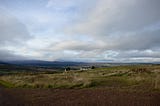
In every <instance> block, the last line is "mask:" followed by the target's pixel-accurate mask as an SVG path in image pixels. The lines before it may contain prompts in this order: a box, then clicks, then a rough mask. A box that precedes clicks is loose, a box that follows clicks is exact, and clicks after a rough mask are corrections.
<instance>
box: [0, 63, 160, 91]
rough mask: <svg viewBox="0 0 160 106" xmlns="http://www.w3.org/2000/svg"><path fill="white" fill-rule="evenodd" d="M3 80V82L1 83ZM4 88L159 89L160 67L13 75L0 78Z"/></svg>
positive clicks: (130, 67)
mask: <svg viewBox="0 0 160 106" xmlns="http://www.w3.org/2000/svg"><path fill="white" fill-rule="evenodd" d="M4 82H5V84H4ZM0 83H2V84H3V85H6V84H7V85H9V86H6V87H10V85H11V87H20V88H101V87H103V88H123V89H136V90H144V89H148V90H153V89H156V90H160V66H158V65H157V66H143V65H139V66H118V67H108V68H97V69H94V70H88V71H83V72H81V71H70V72H68V73H53V74H47V73H45V74H44V73H37V74H28V73H23V74H13V75H5V76H1V77H0Z"/></svg>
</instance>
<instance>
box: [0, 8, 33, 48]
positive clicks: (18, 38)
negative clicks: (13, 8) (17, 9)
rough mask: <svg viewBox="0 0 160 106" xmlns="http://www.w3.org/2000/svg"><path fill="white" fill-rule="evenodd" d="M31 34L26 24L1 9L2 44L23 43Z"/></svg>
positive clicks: (0, 33)
mask: <svg viewBox="0 0 160 106" xmlns="http://www.w3.org/2000/svg"><path fill="white" fill-rule="evenodd" d="M30 37H31V36H30V35H29V32H28V31H27V28H26V26H25V25H24V24H23V23H21V22H20V21H19V20H18V19H16V18H15V17H14V16H13V15H11V14H10V13H8V12H6V11H4V10H2V9H0V44H1V45H4V44H15V43H16V44H17V43H23V42H24V41H26V40H27V39H29V38H30Z"/></svg>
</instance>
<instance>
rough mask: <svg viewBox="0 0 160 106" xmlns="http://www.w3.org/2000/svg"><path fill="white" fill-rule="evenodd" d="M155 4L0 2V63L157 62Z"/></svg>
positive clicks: (120, 0) (134, 0)
mask: <svg viewBox="0 0 160 106" xmlns="http://www.w3.org/2000/svg"><path fill="white" fill-rule="evenodd" d="M159 11H160V0H0V60H46V61H82V62H160V12H159Z"/></svg>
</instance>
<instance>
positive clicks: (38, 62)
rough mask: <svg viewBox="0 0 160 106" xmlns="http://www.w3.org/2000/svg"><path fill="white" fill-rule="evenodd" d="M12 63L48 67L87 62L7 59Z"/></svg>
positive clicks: (77, 64)
mask: <svg viewBox="0 0 160 106" xmlns="http://www.w3.org/2000/svg"><path fill="white" fill-rule="evenodd" d="M7 63H8V64H12V65H23V66H46V67H48V66H50V67H67V66H81V65H85V64H88V63H84V62H61V61H41V60H23V61H7Z"/></svg>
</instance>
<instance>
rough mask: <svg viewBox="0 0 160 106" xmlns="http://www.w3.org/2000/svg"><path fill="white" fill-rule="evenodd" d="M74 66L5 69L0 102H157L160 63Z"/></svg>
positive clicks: (101, 105) (137, 105) (57, 105)
mask: <svg viewBox="0 0 160 106" xmlns="http://www.w3.org/2000/svg"><path fill="white" fill-rule="evenodd" d="M2 66H3V69H1V73H3V70H4V65H1V67H2ZM36 67H37V66H36ZM75 67H77V66H75ZM75 67H74V69H72V68H71V70H69V71H64V70H62V68H60V70H58V69H57V70H55V69H52V68H50V71H46V70H47V69H46V67H45V68H42V67H40V69H41V71H38V70H39V68H38V67H37V68H36V69H37V70H36V69H35V71H29V72H27V71H22V72H21V71H20V70H19V72H17V71H12V70H8V72H9V73H3V74H2V75H1V76H0V90H1V91H0V94H1V95H0V99H1V102H0V105H3V106H5V105H6V106H7V105H12V106H13V105H18V104H19V105H35V106H38V105H53V106H64V105H66V106H72V105H74V106H75V105H78V106H82V105H83V106H88V105H94V106H106V105H113V106H117V105H119V106H127V105H130V106H146V105H149V106H156V105H157V106H158V105H160V103H159V100H160V65H156V64H147V65H146V64H136V65H135V64H130V65H115V66H114V65H111V66H106V67H105V66H104V64H103V67H101V66H100V64H99V65H98V66H97V67H95V66H94V68H93V69H87V70H80V69H79V70H78V68H76V70H75ZM78 67H79V66H78ZM92 67H93V66H92ZM21 68H25V67H23V66H21ZM30 68H32V69H34V67H33V66H32V67H31V66H30ZM51 70H54V71H51ZM5 72H6V71H5Z"/></svg>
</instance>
